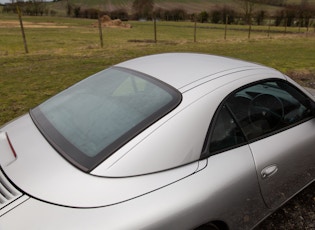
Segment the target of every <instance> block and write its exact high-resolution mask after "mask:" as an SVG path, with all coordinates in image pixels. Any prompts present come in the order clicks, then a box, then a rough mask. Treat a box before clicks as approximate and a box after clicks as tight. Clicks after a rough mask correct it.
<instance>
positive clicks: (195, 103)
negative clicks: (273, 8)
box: [92, 68, 284, 177]
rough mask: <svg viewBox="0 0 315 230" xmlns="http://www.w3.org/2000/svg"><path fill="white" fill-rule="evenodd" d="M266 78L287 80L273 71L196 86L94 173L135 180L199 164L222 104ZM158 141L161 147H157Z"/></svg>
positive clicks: (256, 71) (241, 73)
mask: <svg viewBox="0 0 315 230" xmlns="http://www.w3.org/2000/svg"><path fill="white" fill-rule="evenodd" d="M267 78H279V79H284V76H283V75H282V74H280V73H278V72H276V71H274V70H272V69H262V68H261V69H254V70H252V69H250V70H247V71H245V70H244V71H238V72H235V73H234V72H233V73H230V74H226V75H224V76H221V77H220V78H215V79H214V80H211V79H210V80H208V81H207V82H205V83H203V84H201V85H199V86H195V85H193V89H194V90H187V91H186V92H185V93H183V101H182V103H181V104H180V105H179V106H178V107H177V108H176V109H175V110H174V111H172V112H171V113H170V114H168V115H167V116H165V117H164V118H162V119H161V120H160V121H158V122H156V123H155V124H153V125H152V126H151V127H149V128H148V129H147V130H145V131H144V132H143V133H142V135H139V136H138V137H136V138H134V140H132V141H131V142H130V143H127V144H126V145H125V146H124V147H123V149H124V151H117V152H116V153H115V154H113V155H112V156H111V157H109V158H108V159H107V160H106V161H104V162H103V163H102V164H100V165H99V166H98V167H97V168H96V169H94V170H93V171H92V173H93V174H95V175H99V176H108V177H124V176H130V175H133V176H135V175H141V174H146V173H153V172H156V171H159V170H167V169H170V168H174V167H177V166H179V165H183V164H188V163H190V162H193V161H196V160H198V159H199V158H200V154H201V150H202V147H203V143H204V140H205V135H206V132H207V130H208V128H209V125H210V122H211V118H212V116H213V114H214V113H215V111H216V109H217V107H218V106H219V104H220V103H221V101H222V100H223V99H224V98H225V97H226V96H227V94H229V93H231V92H233V91H234V90H235V89H236V88H237V87H241V86H243V85H244V84H245V85H246V84H250V83H252V82H253V81H258V80H261V79H267ZM218 86H220V87H218ZM187 88H188V86H186V89H187ZM186 120H190V121H192V120H194V122H191V123H187V122H186ZM178 133H181V135H178ZM169 136H172V138H171V139H170V138H169ZM156 139H159V143H156V145H155V144H154V143H153V142H154V141H155V140H156ZM140 143H141V144H140ZM147 149H150V151H149V153H148V151H147ZM175 149H176V151H175ZM170 156H171V157H170ZM139 159H142V160H139ZM143 162H146V163H145V164H143Z"/></svg>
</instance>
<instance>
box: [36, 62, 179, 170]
mask: <svg viewBox="0 0 315 230" xmlns="http://www.w3.org/2000/svg"><path fill="white" fill-rule="evenodd" d="M180 101H181V94H180V93H179V92H178V91H177V90H175V89H173V88H172V87H170V86H168V85H166V84H164V83H162V82H160V81H158V80H156V79H154V78H151V77H149V76H146V75H143V74H140V73H138V72H134V71H130V70H127V69H123V68H110V69H107V70H104V71H102V72H100V73H97V74H95V75H93V76H92V77H90V78H87V79H85V80H83V81H81V82H79V83H78V84H76V85H74V86H72V87H70V88H68V89H67V90H65V91H63V92H61V93H60V94H58V95H56V96H54V97H52V98H51V99H49V100H48V101H46V102H44V103H43V104H41V105H39V106H38V107H37V108H35V109H33V110H32V111H31V115H32V118H33V120H34V121H35V123H36V124H37V126H38V127H39V129H40V130H41V131H42V133H43V135H44V136H45V137H46V138H47V140H48V141H49V142H50V143H51V144H52V145H53V146H54V147H55V148H56V149H57V151H59V152H60V153H61V154H62V155H63V156H64V157H65V158H67V159H68V160H70V161H71V162H72V163H73V164H75V165H76V166H78V167H79V168H81V169H83V170H84V171H90V170H92V169H93V168H95V167H96V166H97V165H98V164H99V163H101V162H102V161H103V160H104V159H106V158H107V157H109V156H110V155H111V154H113V153H114V152H115V151H116V150H117V149H118V148H120V147H121V146H122V145H124V144H125V143H126V142H128V141H129V140H130V139H131V138H133V137H134V136H135V135H137V134H138V133H139V132H141V131H142V130H143V129H145V128H146V127H148V126H149V125H150V124H152V123H153V122H155V121H156V120H158V119H160V118H161V117H162V116H164V115H165V114H166V113H168V112H169V111H171V110H172V109H173V108H175V107H176V106H177V105H178V104H179V103H180Z"/></svg>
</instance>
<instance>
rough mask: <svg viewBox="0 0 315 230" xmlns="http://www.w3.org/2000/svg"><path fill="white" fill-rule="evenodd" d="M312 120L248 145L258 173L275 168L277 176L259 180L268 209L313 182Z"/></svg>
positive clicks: (314, 172) (314, 168) (313, 123)
mask: <svg viewBox="0 0 315 230" xmlns="http://www.w3.org/2000/svg"><path fill="white" fill-rule="evenodd" d="M314 130H315V119H312V120H309V121H307V122H304V123H302V124H300V125H297V126H295V127H292V128H289V129H287V130H285V131H283V132H280V133H278V134H275V135H272V136H270V137H267V138H264V139H262V140H259V141H256V142H254V143H252V144H250V147H251V149H252V152H253V156H254V159H255V165H256V167H257V172H258V173H261V172H262V171H263V170H264V169H265V168H267V167H268V166H272V165H275V166H276V167H277V172H275V173H274V175H271V176H270V177H268V178H263V176H262V175H261V174H260V175H259V177H258V179H259V183H260V187H261V192H262V195H263V197H264V199H265V201H266V203H267V205H268V206H269V207H270V208H276V207H279V206H280V205H281V204H282V203H283V202H284V201H286V200H288V199H289V198H290V197H292V196H293V195H294V194H296V193H297V192H298V191H299V190H300V189H301V188H302V187H304V186H305V185H307V184H309V183H310V182H312V181H313V180H314V178H315V148H314V143H315V132H314Z"/></svg>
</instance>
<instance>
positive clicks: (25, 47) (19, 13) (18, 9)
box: [16, 4, 28, 53]
mask: <svg viewBox="0 0 315 230" xmlns="http://www.w3.org/2000/svg"><path fill="white" fill-rule="evenodd" d="M16 10H17V13H18V15H19V21H20V27H21V31H22V37H23V42H24V49H25V53H28V48H27V43H26V36H25V32H24V26H23V21H22V15H21V10H20V7H19V6H18V5H17V4H16Z"/></svg>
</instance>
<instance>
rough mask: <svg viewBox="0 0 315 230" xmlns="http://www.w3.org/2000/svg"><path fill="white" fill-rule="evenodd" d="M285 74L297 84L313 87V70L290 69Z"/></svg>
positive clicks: (314, 77) (314, 74)
mask: <svg viewBox="0 0 315 230" xmlns="http://www.w3.org/2000/svg"><path fill="white" fill-rule="evenodd" d="M286 74H287V75H288V76H289V77H291V78H292V79H294V80H295V81H296V82H298V83H299V84H301V85H303V86H305V87H310V88H314V89H315V71H310V70H290V71H288V72H287V73H286Z"/></svg>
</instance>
